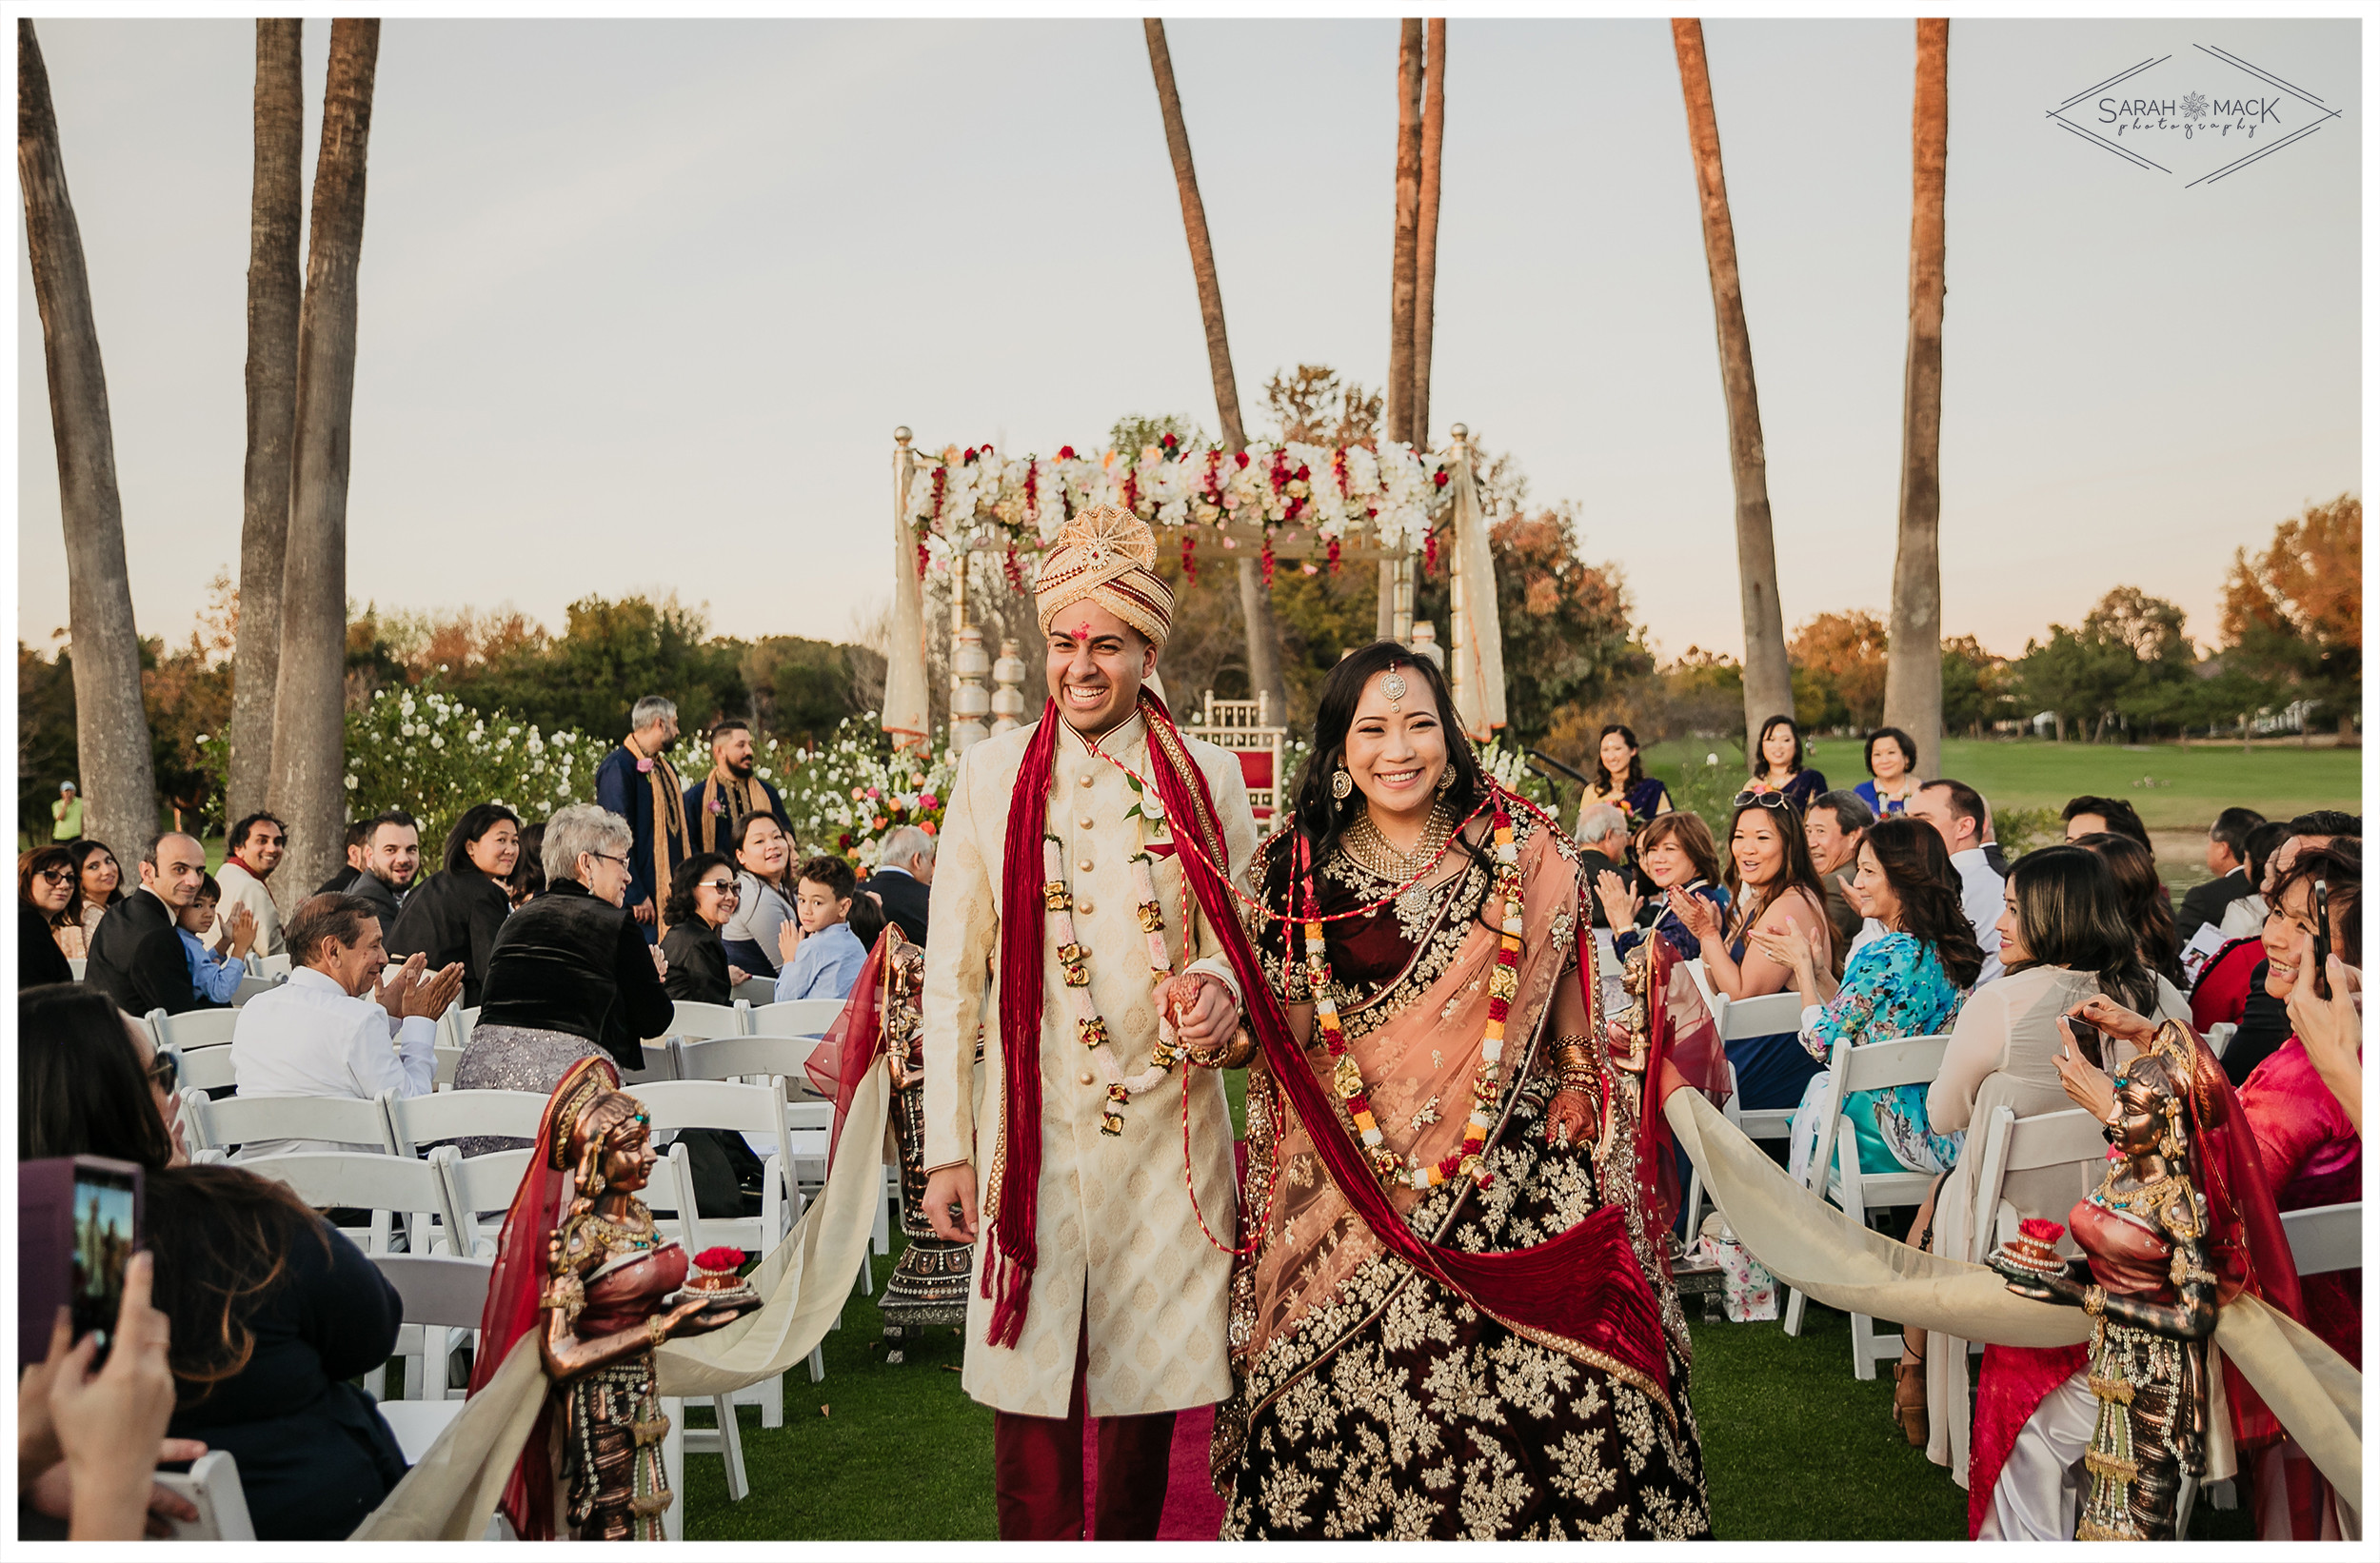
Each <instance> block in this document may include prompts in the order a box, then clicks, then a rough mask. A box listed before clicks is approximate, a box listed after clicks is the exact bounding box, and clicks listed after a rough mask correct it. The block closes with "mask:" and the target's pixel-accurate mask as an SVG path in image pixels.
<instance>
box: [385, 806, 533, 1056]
mask: <svg viewBox="0 0 2380 1563" xmlns="http://www.w3.org/2000/svg"><path fill="white" fill-rule="evenodd" d="M520 858H521V820H520V817H519V816H518V815H516V814H514V813H513V812H512V811H511V810H510V809H508V808H506V807H505V806H504V805H503V804H502V803H474V804H472V805H471V806H470V807H469V808H467V809H465V810H464V811H463V817H462V818H461V819H459V820H457V821H455V822H454V828H453V829H452V830H450V831H448V832H446V859H445V862H446V866H445V868H444V869H443V871H441V872H439V873H436V874H432V875H431V876H430V877H429V878H428V879H427V880H425V881H424V882H423V884H422V885H421V887H420V888H419V889H417V890H415V891H414V892H413V893H412V894H411V895H409V896H407V897H406V898H405V906H404V908H403V909H402V910H400V911H399V912H398V913H397V920H396V924H395V926H394V927H392V928H390V929H389V931H388V959H389V960H404V959H405V958H406V957H407V956H409V955H415V954H419V955H422V956H425V957H426V958H427V960H428V962H429V964H430V965H432V966H450V965H459V966H461V967H462V968H463V1002H464V1006H465V1007H466V1008H477V1007H478V1005H479V1001H480V998H481V994H482V990H483V989H484V988H485V987H486V983H487V959H488V954H489V952H490V951H492V950H493V949H494V948H495V946H496V935H497V934H498V933H500V932H502V931H503V928H504V925H505V919H506V917H507V916H509V915H510V914H511V911H512V897H511V895H510V894H509V893H508V891H507V889H506V886H507V885H508V884H509V883H510V881H511V879H512V868H513V865H514V864H515V863H517V862H518V861H520Z"/></svg>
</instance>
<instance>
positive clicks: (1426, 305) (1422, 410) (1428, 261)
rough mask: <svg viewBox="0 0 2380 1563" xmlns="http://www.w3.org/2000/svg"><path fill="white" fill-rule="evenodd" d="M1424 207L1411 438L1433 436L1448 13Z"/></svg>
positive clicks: (1433, 39) (1426, 87) (1441, 37)
mask: <svg viewBox="0 0 2380 1563" xmlns="http://www.w3.org/2000/svg"><path fill="white" fill-rule="evenodd" d="M1421 81H1422V95H1421V210H1420V218H1419V222H1418V231H1417V232H1416V234H1415V240H1414V267H1413V278H1414V286H1413V439H1414V443H1415V444H1416V445H1428V444H1429V441H1430V349H1431V347H1432V346H1433V342H1432V339H1433V338H1434V337H1435V335H1436V334H1437V329H1436V328H1437V325H1438V165H1439V163H1440V161H1441V158H1442V154H1443V152H1444V151H1445V148H1446V18H1444V17H1443V16H1439V17H1435V18H1433V19H1432V20H1431V22H1430V30H1429V48H1428V49H1427V51H1426V53H1425V55H1424V57H1423V60H1422V65H1421Z"/></svg>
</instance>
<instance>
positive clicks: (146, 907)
mask: <svg viewBox="0 0 2380 1563" xmlns="http://www.w3.org/2000/svg"><path fill="white" fill-rule="evenodd" d="M206 878H207V849H206V848H205V847H203V846H201V845H199V844H198V839H197V838H196V837H193V836H184V835H182V834H180V833H179V832H176V831H168V832H166V833H165V834H163V835H161V836H158V837H156V838H154V839H153V840H151V841H149V847H148V850H147V851H145V852H143V853H142V854H141V887H140V888H139V889H138V890H135V891H133V892H132V893H131V894H130V895H129V896H127V897H125V898H124V899H123V900H120V901H118V902H116V903H115V904H114V905H113V906H110V907H109V908H108V915H107V916H106V917H104V918H101V919H100V920H99V928H98V931H97V932H95V933H93V934H92V935H91V941H90V963H89V966H88V967H87V968H86V969H85V971H84V976H83V979H84V980H85V981H86V982H89V984H91V986H93V987H95V988H99V989H102V990H103V991H105V992H106V993H107V995H108V997H109V998H110V999H114V1000H115V1004H116V1008H118V1009H120V1010H123V1011H125V1012H126V1013H127V1014H129V1015H147V1014H148V1013H149V1011H150V1010H152V1009H161V1010H164V1011H165V1012H166V1013H167V1014H169V1015H180V1014H182V1013H183V1012H184V1011H186V1010H193V1009H216V1008H220V1007H222V1006H220V1005H217V1004H215V1003H213V1002H212V1001H211V1000H208V999H203V998H201V997H199V993H198V989H197V988H196V987H195V986H194V985H192V983H191V981H190V962H189V957H188V955H187V954H185V953H184V951H183V947H182V936H181V935H180V934H179V933H177V932H175V930H174V923H175V920H177V919H179V918H180V917H181V915H182V914H183V913H184V912H185V911H187V910H188V907H189V904H190V902H191V901H192V900H196V899H197V897H198V887H199V885H200V884H201V883H202V882H203V881H204V880H206Z"/></svg>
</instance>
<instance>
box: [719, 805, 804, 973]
mask: <svg viewBox="0 0 2380 1563" xmlns="http://www.w3.org/2000/svg"><path fill="white" fill-rule="evenodd" d="M733 841H734V845H735V854H736V905H735V915H734V916H733V917H730V918H729V919H728V920H727V925H726V926H725V927H724V928H722V929H721V930H720V931H719V940H720V942H721V943H722V944H723V945H724V946H725V947H726V951H727V959H728V960H732V961H734V962H735V963H736V964H737V965H739V966H741V967H743V968H744V970H745V971H747V972H750V973H752V974H753V975H755V976H758V977H765V978H767V979H769V980H771V981H775V980H776V978H777V935H778V933H779V931H780V930H782V929H783V927H784V926H785V924H787V923H789V922H791V921H793V920H794V911H793V882H792V880H789V879H787V878H786V875H787V874H788V872H790V870H791V868H792V866H793V838H792V837H790V836H788V835H786V834H785V831H784V827H783V825H780V824H779V823H778V822H777V817H776V816H775V815H773V814H747V815H745V816H744V818H743V819H741V820H738V821H736V827H735V835H734V837H733Z"/></svg>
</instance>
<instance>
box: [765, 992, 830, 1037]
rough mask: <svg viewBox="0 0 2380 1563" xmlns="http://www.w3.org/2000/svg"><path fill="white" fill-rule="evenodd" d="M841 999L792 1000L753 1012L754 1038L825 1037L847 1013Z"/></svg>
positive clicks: (766, 1005)
mask: <svg viewBox="0 0 2380 1563" xmlns="http://www.w3.org/2000/svg"><path fill="white" fill-rule="evenodd" d="M842 1013H843V1000H842V999H788V1000H786V1001H785V1002H784V1003H782V1004H763V1005H761V1006H759V1007H758V1008H756V1009H754V1010H753V1011H752V1025H751V1028H750V1030H749V1031H747V1032H746V1033H745V1035H746V1036H751V1037H823V1036H825V1035H826V1028H827V1027H828V1026H831V1025H833V1024H834V1023H835V1017H836V1016H838V1015H841V1014H842Z"/></svg>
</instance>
